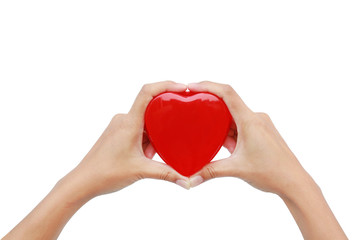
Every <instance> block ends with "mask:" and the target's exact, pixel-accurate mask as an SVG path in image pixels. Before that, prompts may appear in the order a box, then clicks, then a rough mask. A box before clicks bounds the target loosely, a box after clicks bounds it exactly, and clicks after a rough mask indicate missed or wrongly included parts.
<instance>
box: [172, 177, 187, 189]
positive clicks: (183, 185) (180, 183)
mask: <svg viewBox="0 0 360 240" xmlns="http://www.w3.org/2000/svg"><path fill="white" fill-rule="evenodd" d="M175 183H176V184H177V185H179V186H180V187H183V188H185V189H187V190H189V189H190V183H189V181H185V180H182V179H179V180H176V182H175Z"/></svg>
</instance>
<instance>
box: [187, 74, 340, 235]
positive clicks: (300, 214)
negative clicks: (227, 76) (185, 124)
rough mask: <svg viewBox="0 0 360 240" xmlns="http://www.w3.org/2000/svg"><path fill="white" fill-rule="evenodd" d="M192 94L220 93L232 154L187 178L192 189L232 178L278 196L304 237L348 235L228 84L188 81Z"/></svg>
mask: <svg viewBox="0 0 360 240" xmlns="http://www.w3.org/2000/svg"><path fill="white" fill-rule="evenodd" d="M188 88H189V89H190V91H193V92H211V93H214V94H216V95H217V96H219V97H221V98H222V99H223V100H224V102H225V103H226V105H227V106H228V108H229V111H230V113H231V115H232V117H233V120H234V122H233V124H232V126H231V128H230V131H229V134H228V136H227V138H226V140H225V143H224V146H225V147H226V148H227V149H228V150H229V151H230V153H231V156H230V157H228V158H226V159H222V160H218V161H214V162H211V163H209V164H208V165H207V166H205V167H204V168H203V169H202V170H200V171H199V172H198V173H196V174H194V175H193V176H191V177H190V184H191V186H192V187H195V186H197V185H199V184H201V183H202V182H204V181H207V180H209V179H213V178H217V177H226V176H231V177H237V178H240V179H242V180H244V181H246V182H248V183H249V184H250V185H252V186H253V187H255V188H257V189H259V190H262V191H265V192H272V193H275V194H277V195H278V196H280V197H281V199H282V200H283V201H284V202H285V204H286V206H287V207H288V209H289V210H290V212H291V214H292V215H293V217H294V219H295V221H296V223H297V225H298V226H299V228H300V231H301V233H302V235H303V237H304V239H309V240H310V239H311V240H312V239H316V240H318V239H319V240H322V239H324V240H325V239H326V240H332V239H334V240H335V239H336V240H341V239H347V237H346V235H345V233H344V231H343V230H342V228H341V226H340V225H339V223H338V221H337V220H336V218H335V216H334V214H333V213H332V211H331V209H330V207H329V206H328V204H327V202H326V200H325V198H324V196H323V194H322V192H321V189H320V188H319V186H318V185H317V184H316V183H315V181H314V180H313V179H312V177H311V176H310V175H309V174H308V173H307V172H306V171H305V169H304V168H303V167H302V166H301V164H300V162H299V161H298V159H297V158H296V157H295V155H294V154H293V153H292V151H291V150H290V148H289V147H288V145H287V144H286V142H285V141H284V139H283V138H282V137H281V136H280V134H279V132H278V131H277V129H276V128H275V126H274V124H273V123H272V121H271V119H270V117H269V116H268V115H267V114H265V113H255V112H253V111H251V110H250V109H249V108H248V107H247V106H246V105H245V103H244V102H243V101H242V99H241V98H240V96H239V95H238V94H237V93H236V92H235V91H234V89H233V88H232V87H231V86H229V85H226V84H225V85H224V84H218V83H213V82H209V81H204V82H200V83H193V84H189V85H188Z"/></svg>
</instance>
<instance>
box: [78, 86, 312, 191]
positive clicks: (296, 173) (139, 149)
mask: <svg viewBox="0 0 360 240" xmlns="http://www.w3.org/2000/svg"><path fill="white" fill-rule="evenodd" d="M187 88H188V89H189V90H190V91H193V92H211V93H214V94H215V95H217V96H219V97H220V98H222V99H223V100H224V102H225V103H226V105H227V107H228V109H229V111H230V113H231V115H232V117H233V119H234V123H233V124H232V126H231V128H230V131H229V133H228V136H227V138H226V140H225V142H224V147H226V148H227V149H228V150H229V152H230V153H231V156H230V157H228V158H226V159H222V160H218V161H214V162H211V163H209V164H208V165H206V166H205V167H204V168H203V169H202V170H201V171H199V172H198V173H196V174H195V175H193V176H191V177H190V178H187V177H184V176H182V175H180V174H179V173H177V172H176V171H175V170H174V169H172V168H171V167H170V166H168V165H166V164H164V163H160V162H156V161H153V160H151V159H152V158H153V156H154V155H155V150H154V148H153V146H152V145H151V143H150V142H149V140H148V137H147V136H146V133H145V132H144V113H145V110H146V107H147V105H148V103H149V102H150V101H151V99H152V98H153V97H154V96H156V95H158V94H160V93H162V92H165V91H172V92H183V91H185V90H186V89H187ZM73 174H75V175H77V176H81V177H79V178H78V179H82V180H81V181H82V182H83V183H84V184H83V185H84V186H85V189H86V191H87V192H88V194H89V195H91V196H92V197H94V196H98V195H101V194H106V193H110V192H114V191H117V190H120V189H122V188H124V187H126V186H128V185H130V184H132V183H134V182H136V181H137V180H140V179H144V178H155V179H162V180H166V181H170V182H173V183H176V184H178V185H180V186H182V187H184V188H186V189H189V188H190V187H195V186H197V185H199V184H201V183H202V182H204V181H207V180H209V179H212V178H216V177H225V176H232V177H238V178H241V179H243V180H245V181H246V182H248V183H249V184H251V185H252V186H254V187H256V188H258V189H260V190H263V191H267V192H273V193H276V194H278V195H280V196H284V195H286V196H287V195H289V194H291V191H292V189H294V187H296V186H297V184H298V183H300V182H302V181H303V180H304V179H305V178H308V177H309V176H308V174H307V173H306V171H305V170H304V169H303V168H302V166H301V165H300V163H299V162H298V160H297V159H296V157H295V156H294V154H293V153H292V152H291V150H290V149H289V147H288V146H287V144H286V143H285V141H284V140H283V139H282V137H281V136H280V134H279V133H278V131H277V130H276V128H275V126H274V125H273V123H272V121H271V120H270V118H269V116H268V115H267V114H265V113H254V112H252V111H251V110H250V109H249V108H248V107H247V106H246V105H245V104H244V102H243V101H242V100H241V98H240V97H239V95H238V94H237V93H236V92H235V91H234V90H233V89H232V87H231V86H229V85H224V84H218V83H213V82H209V81H204V82H200V83H192V84H189V85H188V86H186V85H184V84H179V83H174V82H172V81H164V82H158V83H153V84H146V85H144V86H143V87H142V89H141V91H140V92H139V94H138V96H137V97H136V100H135V102H134V104H133V106H132V107H131V109H130V111H129V113H128V114H117V115H115V116H114V117H113V119H112V120H111V122H110V124H109V126H108V127H107V128H106V130H105V131H104V133H103V134H102V135H101V137H100V138H99V140H98V141H97V142H96V143H95V145H94V146H93V147H92V149H91V150H90V152H89V153H88V154H87V155H86V156H85V158H84V159H83V160H82V161H81V163H80V164H79V165H78V166H77V167H76V168H75V169H74V170H73Z"/></svg>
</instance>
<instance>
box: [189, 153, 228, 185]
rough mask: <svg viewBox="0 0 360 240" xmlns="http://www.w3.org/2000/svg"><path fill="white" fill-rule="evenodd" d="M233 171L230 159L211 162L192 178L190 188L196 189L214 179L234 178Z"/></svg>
mask: <svg viewBox="0 0 360 240" xmlns="http://www.w3.org/2000/svg"><path fill="white" fill-rule="evenodd" d="M233 169H234V168H233V166H232V163H231V161H230V158H225V159H221V160H217V161H214V162H210V163H209V164H207V165H205V166H204V167H203V168H202V169H201V170H200V171H199V172H197V173H195V174H194V175H192V176H191V177H190V179H189V180H190V187H196V186H198V185H199V184H201V183H203V182H205V181H207V180H210V179H213V178H218V177H227V176H232V172H233Z"/></svg>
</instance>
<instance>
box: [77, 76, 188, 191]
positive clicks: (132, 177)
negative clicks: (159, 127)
mask: <svg viewBox="0 0 360 240" xmlns="http://www.w3.org/2000/svg"><path fill="white" fill-rule="evenodd" d="M185 90H186V85H184V84H179V83H174V82H172V81H164V82H158V83H153V84H146V85H144V86H143V87H142V89H141V91H140V92H139V94H138V96H137V97H136V100H135V102H134V104H133V106H132V107H131V109H130V111H129V113H128V114H116V115H115V116H114V117H113V119H112V120H111V122H110V124H109V125H108V127H107V128H106V129H105V131H104V132H103V134H102V135H101V137H100V138H99V139H98V141H97V142H96V143H95V145H94V146H93V147H92V149H91V150H90V151H89V153H88V154H87V155H86V156H85V157H84V159H83V160H82V161H81V162H80V164H79V165H78V166H77V167H76V168H75V169H74V170H73V171H72V173H71V174H73V175H75V176H78V178H79V179H80V178H81V181H82V182H85V184H84V185H85V186H87V187H88V190H89V191H90V192H91V194H92V195H94V196H97V195H101V194H105V193H110V192H114V191H117V190H120V189H122V188H124V187H126V186H128V185H130V184H132V183H134V182H136V181H137V180H139V179H143V178H154V179H162V180H166V181H170V182H174V183H177V184H178V185H180V186H182V187H184V188H189V186H190V185H189V179H188V178H186V177H184V176H182V175H180V174H179V173H177V172H176V171H175V170H174V169H172V168H171V167H170V166H168V165H166V164H164V163H160V162H156V161H153V160H151V158H152V157H153V156H154V154H155V150H154V148H153V146H152V145H151V143H150V142H149V140H148V137H147V135H146V132H144V113H145V110H146V107H147V105H148V103H149V102H150V101H151V99H152V98H153V97H154V96H156V95H158V94H160V93H161V92H165V91H173V92H182V91H185Z"/></svg>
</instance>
